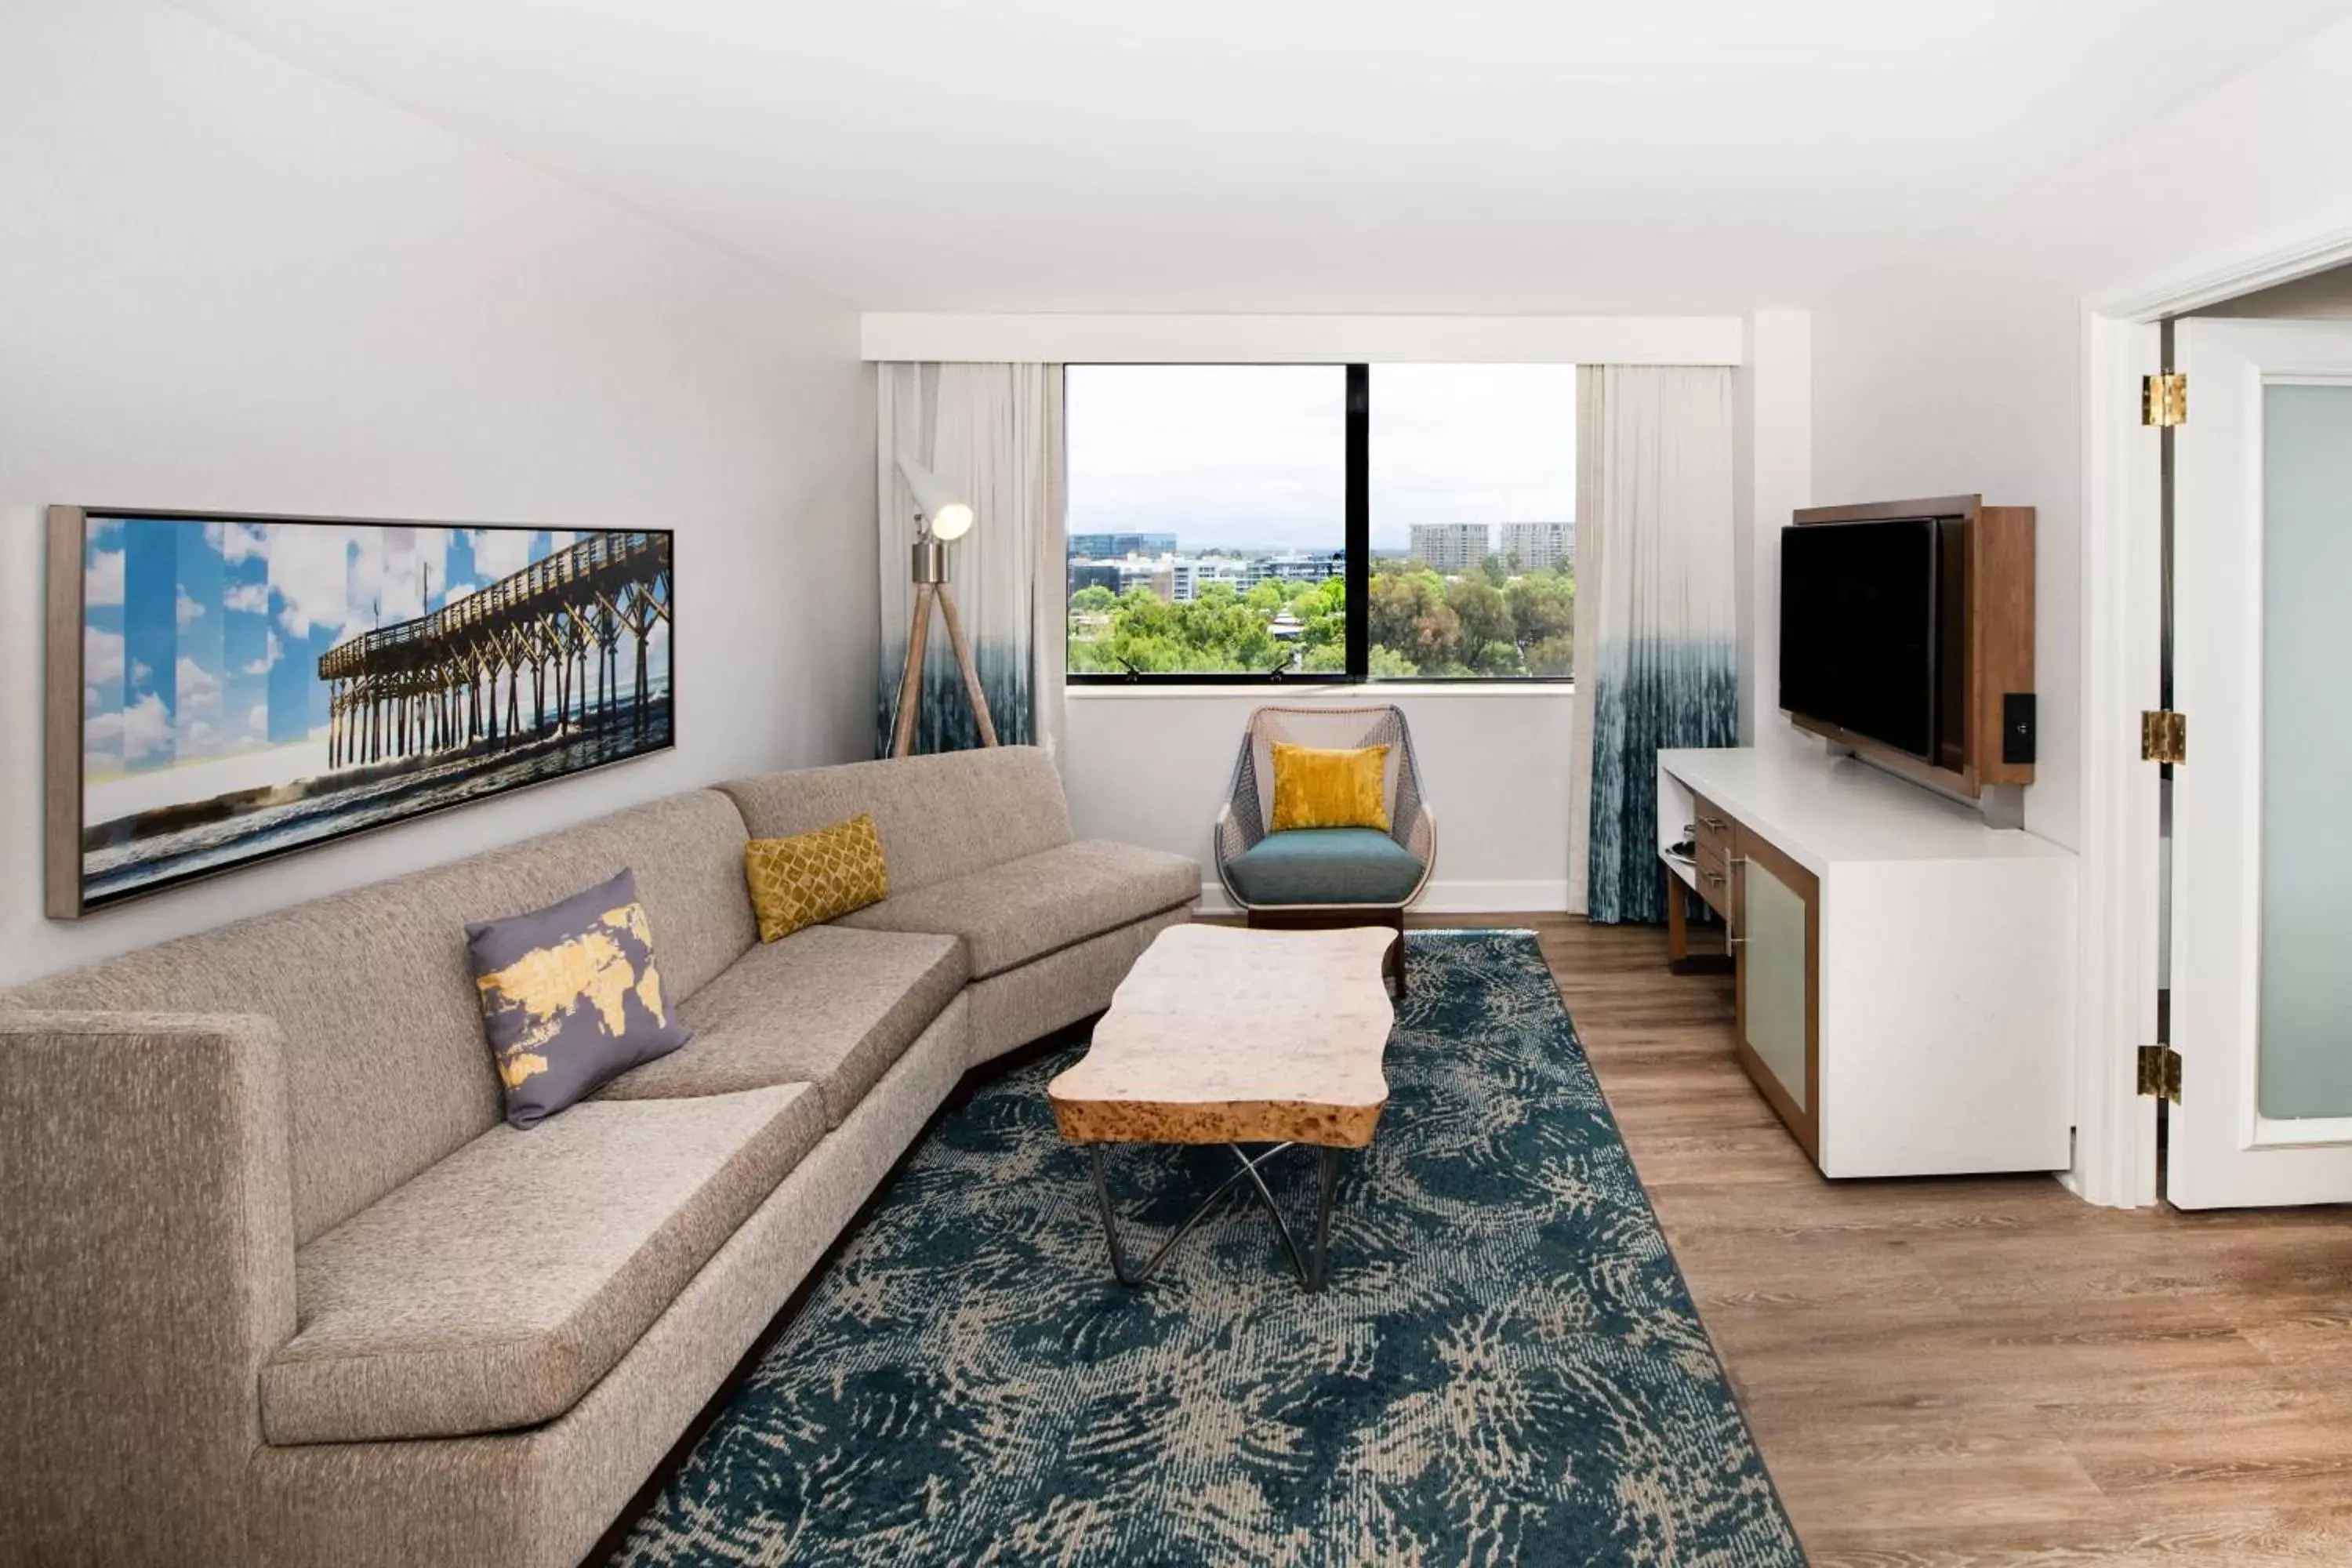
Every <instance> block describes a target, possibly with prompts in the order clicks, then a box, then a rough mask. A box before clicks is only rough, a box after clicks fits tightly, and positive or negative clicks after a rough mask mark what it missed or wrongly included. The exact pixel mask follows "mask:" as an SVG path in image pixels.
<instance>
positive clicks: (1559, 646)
mask: <svg viewBox="0 0 2352 1568" xmlns="http://www.w3.org/2000/svg"><path fill="white" fill-rule="evenodd" d="M1527 661H1528V674H1529V675H1538V676H1542V677H1544V678H1546V679H1553V680H1558V679H1564V678H1566V677H1568V676H1571V675H1574V674H1575V673H1576V638H1575V637H1573V636H1568V637H1546V638H1545V639H1544V640H1543V641H1541V642H1539V643H1530V644H1529V645H1528V651H1527Z"/></svg>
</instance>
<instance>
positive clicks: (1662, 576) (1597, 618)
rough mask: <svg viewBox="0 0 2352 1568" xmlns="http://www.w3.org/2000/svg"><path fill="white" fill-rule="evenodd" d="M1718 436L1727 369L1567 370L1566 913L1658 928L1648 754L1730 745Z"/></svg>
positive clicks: (1729, 517)
mask: <svg viewBox="0 0 2352 1568" xmlns="http://www.w3.org/2000/svg"><path fill="white" fill-rule="evenodd" d="M1733 430H1734V427H1733V416H1732V395H1731V372H1730V370H1729V369H1728V368H1727V367H1724V366H1719V365H1585V366H1582V367H1580V370H1579V372H1578V383H1577V510H1576V681H1577V692H1576V719H1575V722H1576V725H1577V734H1576V745H1575V756H1576V763H1575V765H1574V767H1573V768H1572V770H1571V773H1570V781H1569V811H1570V826H1569V902H1570V908H1571V909H1581V910H1583V911H1584V912H1585V913H1587V914H1589V915H1590V916H1591V918H1592V919H1593V920H1596V921H1657V920H1663V919H1664V918H1665V889H1664V883H1663V881H1662V880H1661V879H1660V875H1659V870H1658V859H1657V783H1656V764H1657V754H1658V752H1659V751H1660V750H1662V749H1664V748H1667V747H1674V746H1728V745H1732V744H1734V743H1735V742H1736V737H1737V735H1738V714H1739V659H1738V623H1737V620H1736V616H1737V613H1738V605H1737V591H1736V586H1735V579H1734V574H1733V558H1732V545H1733V533H1732V529H1733V495H1734V479H1733V462H1734V455H1733V442H1734V434H1733ZM1671 826H1679V825H1678V824H1675V825H1671Z"/></svg>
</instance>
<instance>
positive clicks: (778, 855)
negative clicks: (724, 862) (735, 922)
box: [743, 812, 890, 942]
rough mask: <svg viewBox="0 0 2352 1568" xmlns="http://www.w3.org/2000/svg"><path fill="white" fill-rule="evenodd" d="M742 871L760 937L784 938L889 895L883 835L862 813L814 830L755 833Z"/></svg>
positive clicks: (745, 851)
mask: <svg viewBox="0 0 2352 1568" xmlns="http://www.w3.org/2000/svg"><path fill="white" fill-rule="evenodd" d="M743 875H744V879H745V880H747V881H749V882H750V883H751V908H752V910H753V911H754V912H755V913H757V914H758V915H759V917H760V940H761V942H781V941H782V940H783V939H784V938H785V937H788V936H790V935H792V934H793V932H794V931H798V930H800V929H801V928H802V927H803V926H813V925H815V924H817V923H819V922H820V921H829V920H832V919H834V918H835V917H836V916H840V915H845V914H847V913H848V912H849V911H850V910H862V909H864V908H865V907H866V905H868V904H878V903H880V902H881V901H882V900H885V899H887V898H888V897H889V896H890V872H889V868H887V867H886V866H885V865H884V864H883V863H882V835H881V832H880V831H879V830H878V829H877V828H876V827H875V826H874V818H873V817H872V816H867V815H866V814H865V813H863V812H861V813H859V814H858V815H857V816H853V817H851V818H850V819H849V820H848V821H847V822H836V823H835V824H834V825H833V826H831V827H820V828H818V829H817V830H816V831H815V832H814V833H801V834H795V835H794V836H793V837H790V838H754V839H753V840H751V843H749V844H747V845H745V846H744V847H743Z"/></svg>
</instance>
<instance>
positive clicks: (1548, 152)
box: [181, 0, 2352, 313]
mask: <svg viewBox="0 0 2352 1568" xmlns="http://www.w3.org/2000/svg"><path fill="white" fill-rule="evenodd" d="M181 3H182V8H183V9H184V10H187V11H190V12H193V13H194V14H196V15H198V16H205V17H209V18H211V19H213V20H214V21H215V22H217V23H219V24H221V25H222V26H226V27H228V28H230V29H231V30H233V31H235V32H237V33H239V34H241V35H243V36H245V37H248V38H251V39H252V40H254V41H255V42H257V43H259V44H261V45H262V46H264V47H268V48H269V49H271V50H273V51H275V52H277V53H278V54H281V55H284V56H286V57H287V58H291V59H293V60H296V61H299V62H301V63H303V64H306V65H309V66H310V67H313V68H316V69H318V70H320V71H322V72H324V73H325V74H327V75H330V76H331V77H334V78H337V79H341V80H342V81H345V82H348V83H350V84H351V85H352V86H354V87H357V88H359V89H362V90H364V91H366V92H368V93H371V94H373V95H374V96H376V97H378V98H381V99H383V100H388V101H390V102H393V103H395V104H399V105H402V106H404V107H405V108H407V109H410V110H415V112H417V113H419V114H421V115H424V116H425V117H426V118H428V119H431V120H434V121H438V122H440V123H441V124H443V125H446V126H447V127H449V128H450V129H452V130H454V131H457V132H460V133H462V134H465V135H467V136H469V137H472V138H474V139H476V140H478V141H480V142H486V143H488V144H489V145H491V146H494V147H498V148H501V149H504V150H505V151H507V152H509V153H513V154H515V155H516V156H518V157H520V158H522V159H525V160H527V161H529V162H530V163H536V164H538V165H540V166H541V167H543V168H546V169H549V170H551V171H553V172H555V173H557V174H562V175H565V176H567V177H569V178H571V179H572V180H575V181H577V182H578V183H580V184H583V185H587V186H590V187H592V188H594V189H596V190H599V191H602V192H604V193H605V194H607V195H611V196H614V197H615V198H617V199H619V200H621V201H624V202H625V203H627V204H629V205H633V206H635V207H636V208H638V209H640V210H642V211H645V212H646V213H649V214H653V215H655V216H659V217H661V218H664V219H666V220H667V221H669V222H670V223H672V224H674V225H676V226H678V227H681V228H684V229H686V230H688V231H689V232H692V233H695V234H698V235H701V236H703V237H707V238H709V239H712V240H716V241H719V242H720V243H722V244H725V245H727V246H730V247H733V248H735V249H738V250H740V251H742V252H745V253H748V254H750V255H751V256H754V257H757V258H761V259H763V260H765V261H767V262H769V263H771V264H772V265H773V266H774V267H775V268H778V269H779V270H781V271H783V272H786V273H788V274H791V275H792V276H794V277H796V278H800V279H804V280H806V281H807V282H810V283H813V284H814V285H816V286H817V287H818V288H820V289H824V290H825V291H826V292H828V293H831V294H833V295H835V296H836V297H838V298H840V299H842V300H847V301H849V302H851V303H854V304H856V305H859V306H861V307H865V308H867V309H873V310H1219V311H1315V312H1323V311H1360V312H1391V311H1413V312H1438V313H1451V312H1490V311H1491V312H1530V313H1532V312H1545V311H1580V312H1613V311H1650V312H1675V313H1681V312H1712V311H1728V310H1741V309H1745V308H1747V307H1749V306H1753V305H1759V304H1766V305H1769V304H1786V305H1801V304H1805V303H1808V302H1810V301H1811V300H1813V299H1814V298H1816V297H1817V296H1818V295H1820V294H1821V292H1822V290H1823V289H1825V287H1827V286H1828V285H1829V284H1831V283H1832V282H1833V281H1835V280H1836V279H1839V278H1841V277H1843V276H1845V275H1847V274H1850V273H1852V272H1854V271H1857V270H1860V269H1862V268H1865V267H1867V266H1868V265H1870V264H1871V263H1873V262H1874V261H1875V260H1878V259H1882V258H1885V257H1887V256H1889V255H1891V254H1893V253H1894V252H1895V251H1896V250H1898V249H1899V248H1901V247H1903V246H1904V245H1905V244H1906V242H1908V241H1911V240H1914V239H1916V237H1919V236H1920V235H1922V234H1925V233H1927V232H1930V231H1932V230H1933V229H1934V228H1936V227H1937V226H1940V225H1941V224H1943V223H1946V222H1948V221H1951V220H1953V219H1955V218H1957V217H1959V216H1963V215H1964V214H1966V213H1968V212H1969V211H1970V210H1972V209H1974V208H1977V207H1980V206H1983V205H1988V204H1990V203H1991V202H1992V201H1995V200H1997V199H1999V198H2000V197H2001V196H2004V195H2009V194H2011V193H2012V192H2014V191H2016V190H2019V189H2021V188H2022V187H2023V186H2025V185H2026V184H2030V183H2031V182H2032V181H2033V180H2034V179H2036V178H2038V177H2040V176H2042V175H2044V174H2051V173H2053V172H2055V171H2056V170H2057V169H2059V168H2061V167H2063V165H2064V164H2066V163H2070V162H2072V161H2073V160H2074V159H2075V158H2077V157H2080V156H2082V155H2083V154H2085V153H2090V152H2092V151H2093V150H2095V149H2096V148H2098V147H2099V146H2101V145H2104V144H2105V143H2107V142H2112V141H2115V140H2116V139H2117V138H2119V137H2121V136H2123V135H2125V134H2126V133H2127V132H2131V131H2132V130H2134V129H2137V127H2138V126H2140V125H2142V124H2145V123H2147V122H2148V121H2152V120H2154V119H2156V118H2158V116H2159V115H2161V114H2162V113H2164V112H2165V111H2167V110H2169V109H2171V108H2173V107H2175V106H2177V105H2178V104H2179V103H2180V102H2181V101H2183V100H2186V99H2189V98H2191V97H2194V96H2196V95H2197V94H2198V93H2200V92H2201V91H2203V90H2205V89H2210V88H2211V87H2214V86H2218V85H2219V84H2220V83H2221V82H2222V81H2224V80H2226V79H2229V78H2230V77H2231V76H2234V75H2236V74H2237V73H2239V72H2241V71H2242V70H2244V69H2246V68H2249V67H2251V66H2252V65H2254V64H2256V63H2257V62H2259V61H2261V60H2262V59H2263V58H2268V57H2269V56H2271V55H2273V54H2275V53H2277V52H2278V51H2279V50H2281V49H2283V48H2284V47H2287V46H2288V45H2290V44H2292V43H2294V42H2295V41H2296V40H2298V39H2300V38H2302V37H2305V36H2307V35H2308V34H2310V33H2312V32H2315V31H2316V30H2317V29H2318V28H2320V27H2321V26H2326V24H2328V23H2329V22H2331V21H2334V20H2336V19H2337V18H2338V17H2340V16H2345V15H2347V13H2352V0H1944V3H1943V4H1941V5H1921V4H1916V3H1913V0H1677V3H1675V4H1663V3H1660V0H1648V3H1646V4H1645V3H1643V0H1620V3H1617V4H1609V5H1601V4H1594V3H1592V0H1519V3H1513V0H1450V3H1448V0H181ZM2151 199H2154V198H2153V197H2152V198H2151Z"/></svg>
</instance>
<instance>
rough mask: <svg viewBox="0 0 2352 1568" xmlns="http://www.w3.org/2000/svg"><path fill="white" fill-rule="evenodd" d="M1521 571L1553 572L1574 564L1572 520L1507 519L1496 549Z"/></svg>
mask: <svg viewBox="0 0 2352 1568" xmlns="http://www.w3.org/2000/svg"><path fill="white" fill-rule="evenodd" d="M1496 553H1497V554H1499V555H1501V556H1502V558H1503V560H1504V562H1505V563H1506V564H1510V565H1515V566H1516V567H1517V569H1518V570H1519V571H1522V572H1557V571H1559V570H1561V569H1562V568H1565V567H1570V566H1573V565H1575V564H1576V524H1575V523H1573V522H1507V523H1505V524H1503V528H1502V545H1501V548H1500V549H1499V550H1498V551H1497V552H1496Z"/></svg>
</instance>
